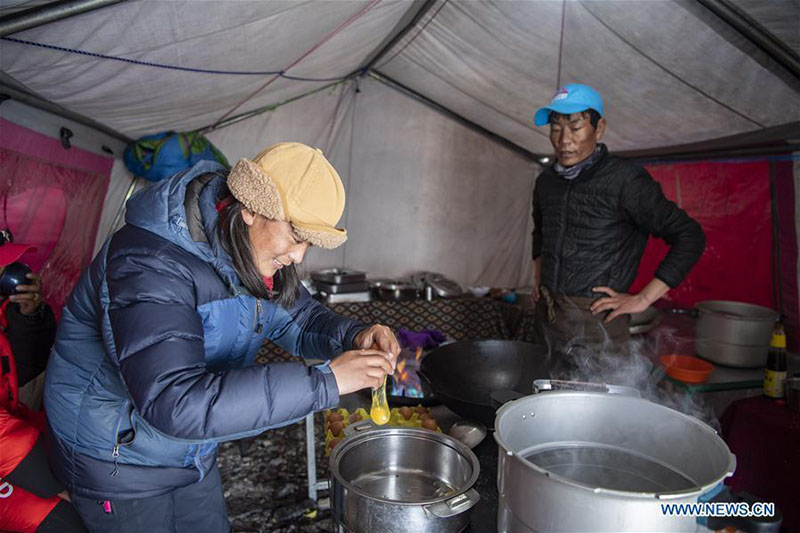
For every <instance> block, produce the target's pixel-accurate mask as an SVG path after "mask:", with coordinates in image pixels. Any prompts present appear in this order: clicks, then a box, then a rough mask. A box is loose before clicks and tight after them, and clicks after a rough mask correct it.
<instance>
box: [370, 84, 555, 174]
mask: <svg viewBox="0 0 800 533" xmlns="http://www.w3.org/2000/svg"><path fill="white" fill-rule="evenodd" d="M369 75H370V76H371V77H373V78H375V79H376V80H378V81H379V82H381V83H383V84H384V85H387V86H389V87H391V88H393V89H395V90H396V91H400V92H401V93H403V94H405V95H407V96H410V97H411V98H414V99H415V100H418V101H420V102H422V103H423V104H425V105H427V106H428V107H432V108H433V109H435V110H436V111H439V112H440V113H442V114H443V115H445V116H448V117H450V118H452V119H453V120H455V121H456V122H459V123H461V124H463V125H464V126H466V127H468V128H470V129H472V130H474V131H477V132H478V133H480V134H482V135H485V136H486V137H489V138H490V139H492V140H493V141H495V142H497V143H499V144H502V145H503V146H505V147H506V148H509V149H511V150H513V151H514V152H517V153H518V154H520V155H523V156H525V157H527V158H528V159H532V160H534V161H537V162H538V161H539V160H540V158H541V157H542V156H541V155H537V154H534V153H533V152H529V151H528V150H527V149H525V148H523V147H522V146H520V145H518V144H515V143H513V142H511V141H509V140H508V139H506V138H505V137H501V136H500V135H497V134H496V133H494V132H492V131H489V130H487V129H486V128H484V127H483V126H481V125H480V124H477V123H475V122H472V121H471V120H469V119H467V118H464V117H462V116H461V115H459V114H458V113H456V112H455V111H451V110H450V109H447V108H446V107H444V106H443V105H441V104H437V103H436V102H434V101H433V100H431V99H430V98H428V97H426V96H423V95H421V94H420V93H418V92H416V91H415V90H414V89H411V88H409V87H406V86H405V85H403V84H402V83H400V82H398V81H395V80H393V79H392V78H390V77H388V76H386V75H385V74H381V73H380V72H378V71H376V70H371V71H370V72H369Z"/></svg>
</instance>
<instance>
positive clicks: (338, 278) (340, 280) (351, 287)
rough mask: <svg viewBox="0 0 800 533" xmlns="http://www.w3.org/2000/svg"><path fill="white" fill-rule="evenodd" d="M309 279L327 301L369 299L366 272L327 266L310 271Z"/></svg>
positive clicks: (338, 301) (359, 300)
mask: <svg viewBox="0 0 800 533" xmlns="http://www.w3.org/2000/svg"><path fill="white" fill-rule="evenodd" d="M311 279H312V280H313V281H314V286H315V287H316V289H317V291H318V292H319V293H320V294H321V295H322V297H323V299H324V300H325V301H326V302H327V303H341V302H368V301H370V294H369V283H368V282H367V274H366V272H359V271H356V270H343V269H339V268H329V269H326V270H318V271H316V272H312V273H311Z"/></svg>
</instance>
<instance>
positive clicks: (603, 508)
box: [495, 391, 736, 533]
mask: <svg viewBox="0 0 800 533" xmlns="http://www.w3.org/2000/svg"><path fill="white" fill-rule="evenodd" d="M495 430H496V431H495V440H496V441H497V444H498V446H499V465H498V492H499V506H498V521H497V522H498V530H499V531H500V532H510V533H528V532H533V531H554V530H558V531H696V530H697V526H698V525H697V523H696V519H695V517H692V516H668V515H665V514H664V513H663V512H662V510H661V504H664V503H678V504H680V503H693V502H697V501H698V498H699V497H702V496H703V495H707V494H708V493H709V492H711V491H712V489H715V488H716V487H717V486H718V485H720V484H721V482H722V481H723V480H724V479H725V478H726V477H728V476H730V475H731V474H733V471H734V469H735V466H736V459H735V457H734V456H733V455H732V454H731V452H730V450H729V449H728V447H727V446H726V444H725V442H723V440H722V439H721V438H719V436H717V434H716V433H715V432H714V431H713V430H712V429H711V428H710V427H709V426H707V425H705V424H704V423H702V422H700V421H699V420H697V419H695V418H692V417H690V416H687V415H684V414H682V413H679V412H677V411H674V410H672V409H669V408H667V407H664V406H661V405H658V404H655V403H651V402H649V401H647V400H643V399H641V398H635V397H630V396H621V395H611V394H604V393H596V392H560V391H559V392H547V393H543V394H537V395H533V396H527V397H525V398H522V399H519V400H516V401H513V402H510V403H507V404H506V405H504V406H503V407H501V408H500V410H498V412H497V419H496V422H495Z"/></svg>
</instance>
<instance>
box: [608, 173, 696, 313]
mask: <svg viewBox="0 0 800 533" xmlns="http://www.w3.org/2000/svg"><path fill="white" fill-rule="evenodd" d="M622 208H623V209H624V210H625V212H626V213H627V214H628V216H629V217H630V218H631V220H632V221H633V222H634V223H635V224H636V225H637V226H639V227H640V228H642V229H643V230H645V231H647V233H649V234H650V235H653V236H654V237H659V238H661V239H664V241H666V243H667V244H668V245H669V252H668V253H667V255H666V257H664V260H663V261H661V264H659V265H658V268H657V269H656V272H655V276H654V278H653V279H652V280H650V282H649V283H648V284H647V285H646V286H645V287H644V288H643V289H642V290H641V291H640V292H639V293H638V294H626V293H618V292H616V291H614V290H613V289H611V288H610V287H594V288H593V289H592V290H593V291H595V292H603V293H605V294H607V295H608V296H607V297H604V298H600V299H598V300H597V301H595V302H594V304H592V312H594V313H595V314H597V313H600V312H602V311H606V310H608V309H613V312H611V313H609V315H608V317H607V318H606V322H610V321H612V320H614V319H615V318H616V317H617V316H619V315H621V314H626V313H640V312H642V311H644V310H645V309H647V308H648V307H649V306H650V305H652V304H653V303H654V302H655V301H656V300H658V299H659V298H661V297H662V296H664V295H665V294H666V293H667V291H669V289H674V288H675V287H677V286H678V285H679V284H680V283H681V282H682V281H683V279H684V278H685V277H686V276H687V275H688V274H689V271H690V270H691V269H692V267H693V266H694V265H695V263H697V261H698V259H700V256H701V255H703V250H705V246H706V238H705V234H704V233H703V228H701V227H700V224H698V223H697V221H695V220H694V219H693V218H691V217H690V216H689V215H688V214H686V211H684V210H683V209H681V208H680V207H678V206H677V205H676V204H675V203H674V202H671V201H670V200H668V199H667V197H666V196H664V193H663V191H662V190H661V185H659V184H658V182H656V181H655V180H654V179H653V178H652V177H650V174H648V173H647V171H646V170H644V169H642V170H641V172H639V173H638V174H637V175H636V176H635V177H634V178H632V179H631V180H630V182H629V183H627V184H626V185H625V187H623V192H622Z"/></svg>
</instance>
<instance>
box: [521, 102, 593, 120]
mask: <svg viewBox="0 0 800 533" xmlns="http://www.w3.org/2000/svg"><path fill="white" fill-rule="evenodd" d="M587 109H591V108H590V107H589V106H588V105H586V104H576V103H562V104H559V103H556V104H552V105H548V106H544V107H540V108H539V109H537V110H536V113H535V114H534V115H533V123H534V124H535V125H537V126H546V125H547V123H548V122H549V121H550V113H551V112H552V111H555V112H556V113H560V114H562V115H571V114H572V113H580V112H581V111H586V110H587Z"/></svg>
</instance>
